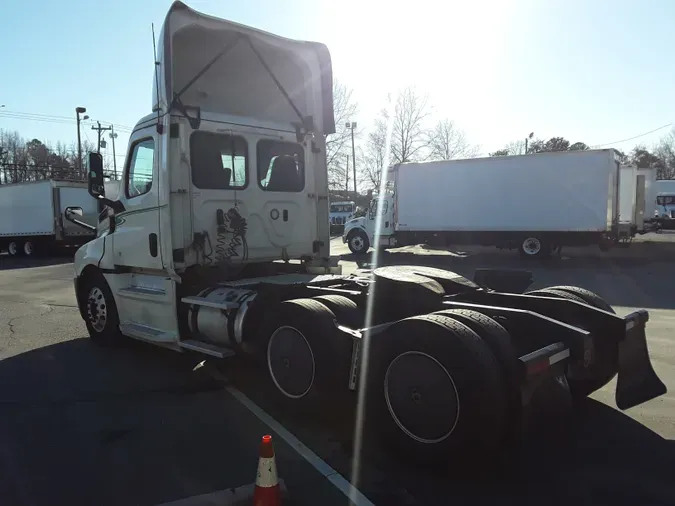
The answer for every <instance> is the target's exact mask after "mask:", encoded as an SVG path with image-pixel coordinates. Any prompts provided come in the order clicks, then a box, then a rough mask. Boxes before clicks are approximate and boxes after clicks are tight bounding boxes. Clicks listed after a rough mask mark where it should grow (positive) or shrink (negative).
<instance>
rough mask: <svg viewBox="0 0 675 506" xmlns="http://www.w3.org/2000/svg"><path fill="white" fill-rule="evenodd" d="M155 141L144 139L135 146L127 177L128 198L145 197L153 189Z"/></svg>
mask: <svg viewBox="0 0 675 506" xmlns="http://www.w3.org/2000/svg"><path fill="white" fill-rule="evenodd" d="M154 162H155V141H154V140H153V139H143V140H140V141H138V142H137V143H136V144H134V145H133V147H132V151H131V157H130V160H129V170H128V171H127V177H126V184H125V186H126V195H127V198H134V197H139V196H141V195H145V194H146V193H148V192H149V191H150V189H151V188H152V169H153V166H154Z"/></svg>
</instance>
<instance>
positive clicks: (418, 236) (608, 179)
mask: <svg viewBox="0 0 675 506" xmlns="http://www.w3.org/2000/svg"><path fill="white" fill-rule="evenodd" d="M620 175H621V174H620V163H619V159H618V156H617V155H616V152H615V151H614V150H611V149H606V150H592V151H568V152H556V153H540V154H535V155H525V156H499V157H489V158H473V159H467V160H449V161H440V162H428V163H403V164H399V165H396V166H394V167H392V168H391V170H390V171H389V174H388V182H389V185H388V189H387V191H386V192H385V194H384V195H382V196H380V197H379V198H378V199H374V200H373V201H372V202H371V206H370V212H369V213H368V215H367V216H365V217H363V218H357V219H355V220H352V221H351V222H349V223H347V224H346V225H345V230H344V233H343V241H344V242H346V243H347V244H348V245H349V248H350V250H351V251H352V252H353V253H355V254H363V253H365V252H367V250H368V248H369V247H370V246H371V245H376V246H380V245H386V246H394V245H409V244H419V243H429V244H436V245H450V244H480V245H486V246H497V247H499V248H509V249H518V250H519V251H520V252H521V254H523V255H525V256H539V255H547V254H549V253H550V252H551V251H552V250H554V249H558V248H560V247H562V246H565V245H575V246H578V245H588V244H598V245H600V247H601V248H602V249H606V248H609V246H610V245H611V244H612V243H613V242H615V241H617V240H619V239H621V238H629V237H631V236H632V235H634V234H635V224H634V223H633V222H632V220H630V219H627V220H626V221H625V222H623V223H622V222H621V220H620ZM633 190H634V188H632V189H630V191H633ZM378 214H379V215H381V220H379V224H380V229H379V233H377V232H376V230H377V225H378V220H377V218H378ZM629 214H633V213H629Z"/></svg>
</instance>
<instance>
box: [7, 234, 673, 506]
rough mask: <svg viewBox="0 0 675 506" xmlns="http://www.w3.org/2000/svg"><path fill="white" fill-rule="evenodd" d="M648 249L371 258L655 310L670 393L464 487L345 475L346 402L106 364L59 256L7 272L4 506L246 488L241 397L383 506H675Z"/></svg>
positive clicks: (659, 311) (656, 260) (571, 431)
mask: <svg viewBox="0 0 675 506" xmlns="http://www.w3.org/2000/svg"><path fill="white" fill-rule="evenodd" d="M665 242H666V243H667V241H665ZM331 246H332V253H333V254H334V255H335V256H338V257H340V258H341V259H342V263H343V266H344V269H345V271H349V270H353V269H355V268H357V266H362V267H369V266H372V261H373V258H372V256H369V257H365V258H363V259H356V258H354V257H353V256H351V255H350V254H349V251H348V250H347V249H346V247H345V246H344V245H343V244H342V243H341V240H340V239H339V238H338V239H334V240H333V241H332V243H331ZM666 246H668V244H666ZM647 247H648V245H642V246H640V248H642V250H640V248H637V252H635V251H636V250H635V249H633V252H631V253H630V254H628V253H625V252H616V253H614V254H611V255H609V256H602V255H599V254H596V252H590V251H570V252H569V253H568V252H564V254H563V258H560V259H553V260H550V261H545V262H544V261H542V262H536V263H528V264H523V262H522V261H521V260H520V259H519V258H518V256H517V254H515V253H513V252H497V251H494V250H489V251H488V250H483V249H480V248H479V249H473V250H466V251H465V250H461V251H460V250H432V249H428V248H419V247H418V248H409V249H402V250H401V249H399V250H391V251H390V252H387V253H383V254H382V255H380V256H379V261H380V264H406V263H407V264H411V263H415V264H427V265H433V266H438V267H443V268H447V269H450V270H453V271H455V272H458V273H460V274H462V275H465V276H467V277H471V276H472V274H473V270H474V269H475V268H477V267H500V268H523V267H525V268H528V269H529V270H531V271H532V272H533V273H534V277H535V284H534V285H533V287H534V288H536V287H543V286H550V285H555V284H558V285H559V284H574V285H578V286H582V287H585V288H588V289H590V290H593V291H595V292H597V293H598V294H600V295H601V296H603V297H604V298H605V299H606V300H607V301H608V302H609V303H610V304H612V305H614V306H615V309H616V310H617V312H618V313H619V314H624V313H627V312H629V311H631V310H632V309H634V308H637V307H644V308H646V309H648V310H649V311H650V314H651V320H650V322H649V324H648V338H649V346H650V353H651V356H652V361H653V363H654V366H655V369H656V370H657V372H658V373H659V375H660V376H661V378H662V380H663V381H664V383H666V385H667V386H668V387H669V389H670V392H669V393H668V394H666V395H665V396H663V397H661V398H659V399H655V400H653V401H650V402H648V403H646V404H644V405H642V406H639V407H637V408H634V409H632V410H629V411H628V412H627V413H622V412H619V411H618V410H617V409H616V408H615V406H614V402H613V388H614V384H613V383H612V384H610V385H608V386H606V387H605V388H603V389H602V390H601V391H599V392H597V393H596V394H594V395H593V399H589V400H588V401H586V402H584V403H583V404H582V405H581V406H580V409H579V410H578V411H577V412H575V413H574V414H573V416H571V417H570V418H568V419H567V418H566V419H565V420H566V422H565V425H566V428H567V430H566V431H563V432H559V431H558V430H556V431H553V430H551V431H550V433H547V432H546V430H544V431H543V433H541V432H539V431H537V433H534V432H533V434H531V435H528V437H527V438H526V440H525V442H524V445H523V447H522V448H521V451H520V452H519V453H517V454H514V455H511V456H510V457H509V460H508V465H507V466H505V467H506V470H504V471H503V472H500V473H497V474H495V473H488V472H487V471H486V473H485V474H484V475H481V474H480V473H479V474H478V475H474V476H469V477H467V476H462V477H459V476H455V475H452V474H450V473H449V472H448V471H447V470H436V471H435V472H432V471H428V470H421V469H417V468H415V467H414V466H409V465H407V464H406V462H402V461H400V460H397V459H393V458H391V456H390V455H388V454H387V452H386V451H385V450H384V449H382V448H381V447H380V446H379V445H377V444H374V443H372V444H371V443H370V439H368V437H367V438H366V444H365V446H364V448H363V451H362V453H361V455H359V459H358V460H359V461H360V473H359V475H358V476H352V457H353V446H352V445H353V440H354V425H355V422H354V413H353V410H351V409H350V408H349V407H345V406H343V405H342V404H341V403H340V402H339V401H338V400H336V401H335V405H334V406H332V408H330V407H329V408H328V409H327V410H326V412H325V413H317V414H316V416H315V417H313V418H312V419H307V418H301V417H299V416H298V415H297V414H296V413H291V412H287V411H285V410H284V409H283V408H281V407H280V406H277V405H276V404H275V403H274V401H273V400H272V399H273V396H271V395H270V390H269V384H268V383H267V382H266V381H265V380H264V378H261V377H257V376H255V375H252V374H249V373H245V372H240V371H238V370H236V369H234V368H233V369H232V370H228V367H227V365H225V366H224V367H223V368H222V371H223V373H224V374H225V376H227V378H228V382H227V384H223V382H222V381H215V380H214V378H213V376H212V375H211V374H206V373H205V371H204V369H205V368H197V369H196V370H195V366H196V365H197V364H198V363H199V362H200V361H201V358H199V357H196V356H191V355H179V354H175V353H173V352H168V351H165V350H161V349H157V348H154V347H150V346H146V345H144V344H141V343H136V342H130V343H129V345H128V346H125V347H124V348H122V349H119V350H104V349H99V348H97V347H95V346H93V345H92V344H91V343H90V342H89V340H88V339H87V337H86V330H85V327H84V324H83V323H82V321H81V319H80V317H79V314H78V312H77V309H76V308H75V300H74V295H73V293H72V272H73V271H72V264H70V263H69V259H68V258H67V257H64V258H60V259H52V260H49V261H33V260H31V261H27V260H23V261H22V260H15V259H8V258H6V257H0V359H1V360H0V380H1V381H0V411H1V412H0V438H1V439H0V449H1V450H0V451H1V452H2V453H1V454H0V466H1V467H0V473H1V474H0V503H1V504H11V505H23V504H31V505H33V504H35V505H42V504H45V505H52V504H87V505H88V504H110V505H130V504H134V505H135V504H138V505H155V504H160V503H164V502H168V501H173V500H177V499H181V498H183V497H188V496H192V495H197V494H203V493H207V492H212V491H215V490H222V489H224V488H228V487H238V486H241V485H246V484H250V483H252V482H253V481H254V480H255V468H256V464H257V447H258V443H259V440H260V437H261V436H262V435H263V434H265V433H267V432H269V431H270V427H269V426H266V425H265V423H264V422H262V421H261V420H260V419H259V418H258V417H256V416H255V415H254V414H253V413H251V411H250V410H249V409H247V408H246V406H244V405H242V404H241V403H240V402H239V401H238V400H237V399H236V398H235V397H233V396H232V395H231V394H230V393H229V392H228V391H227V390H226V388H227V387H236V388H237V389H238V390H240V391H242V392H243V393H244V394H246V395H247V396H248V397H249V398H250V399H251V400H252V401H253V402H255V403H256V405H258V406H260V407H261V408H262V409H264V410H265V411H266V412H267V413H269V414H270V415H271V416H272V417H273V418H274V419H275V420H277V421H278V422H280V423H281V424H282V425H283V426H284V427H285V429H287V430H289V431H290V432H292V433H293V434H295V435H296V436H297V437H298V438H299V439H300V440H301V441H302V442H303V443H304V444H305V445H307V446H308V447H309V448H310V449H311V450H312V451H314V452H315V453H316V454H317V455H318V456H319V457H320V458H321V459H323V460H324V461H325V462H326V463H327V464H329V465H330V466H331V467H332V468H333V469H335V470H336V471H337V472H339V473H341V474H342V475H343V476H345V477H346V478H348V479H352V481H353V482H355V483H357V484H358V487H359V489H360V490H361V491H362V492H363V493H364V494H365V495H366V496H367V497H368V498H369V499H370V500H371V501H372V502H373V503H374V504H387V505H391V506H395V505H406V506H408V505H415V506H422V505H446V504H451V503H452V504H467V505H469V504H470V505H474V504H500V505H504V504H535V503H537V504H540V503H544V504H566V505H567V504H575V505H579V504H584V505H585V504H589V505H591V504H593V505H598V504H607V505H623V504H626V505H635V504H645V505H647V504H649V505H651V504H664V505H665V504H672V498H673V497H675V482H673V480H672V469H674V468H675V445H674V443H673V439H674V438H675V396H674V395H673V393H672V392H673V388H675V372H674V371H675V369H674V368H673V365H675V339H674V338H673V331H674V329H675V312H674V310H675V291H674V290H673V281H672V280H673V279H675V263H673V262H672V260H670V259H671V258H672V256H670V255H672V254H675V253H673V252H671V251H670V250H669V249H668V248H660V249H658V250H655V251H652V250H647V249H645V248H647ZM649 247H651V245H650V246H649ZM645 251H647V253H645ZM530 436H531V437H530ZM275 446H276V449H277V464H278V467H279V474H280V476H281V478H283V479H284V480H285V482H286V485H287V487H288V489H289V493H290V499H291V500H290V502H289V504H313V505H316V504H322V505H327V506H330V505H332V504H342V505H344V504H347V501H346V498H345V496H344V495H343V494H342V493H341V492H340V491H339V490H338V489H337V488H336V487H334V486H333V485H332V484H330V483H329V482H328V480H326V479H325V478H324V476H322V475H321V473H319V472H318V471H317V470H316V469H315V468H313V467H312V466H311V465H309V464H308V463H307V461H306V460H305V459H303V458H302V457H301V456H300V455H299V454H298V453H297V452H296V451H295V450H294V449H293V448H291V447H290V446H289V445H287V444H286V443H285V442H284V441H283V440H282V439H281V438H278V437H277V438H275ZM487 467H488V466H486V468H487Z"/></svg>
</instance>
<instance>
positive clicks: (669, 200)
mask: <svg viewBox="0 0 675 506" xmlns="http://www.w3.org/2000/svg"><path fill="white" fill-rule="evenodd" d="M656 203H657V204H658V205H660V206H667V205H671V204H675V195H659V196H658V197H656Z"/></svg>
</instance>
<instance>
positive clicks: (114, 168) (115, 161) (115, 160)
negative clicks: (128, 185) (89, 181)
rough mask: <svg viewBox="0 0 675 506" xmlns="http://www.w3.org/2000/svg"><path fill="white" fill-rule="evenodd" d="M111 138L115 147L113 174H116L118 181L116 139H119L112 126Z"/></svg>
mask: <svg viewBox="0 0 675 506" xmlns="http://www.w3.org/2000/svg"><path fill="white" fill-rule="evenodd" d="M110 138H111V139H112V145H113V173H114V174H115V181H117V157H116V156H115V138H117V134H116V133H115V130H114V129H113V126H112V125H110Z"/></svg>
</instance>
